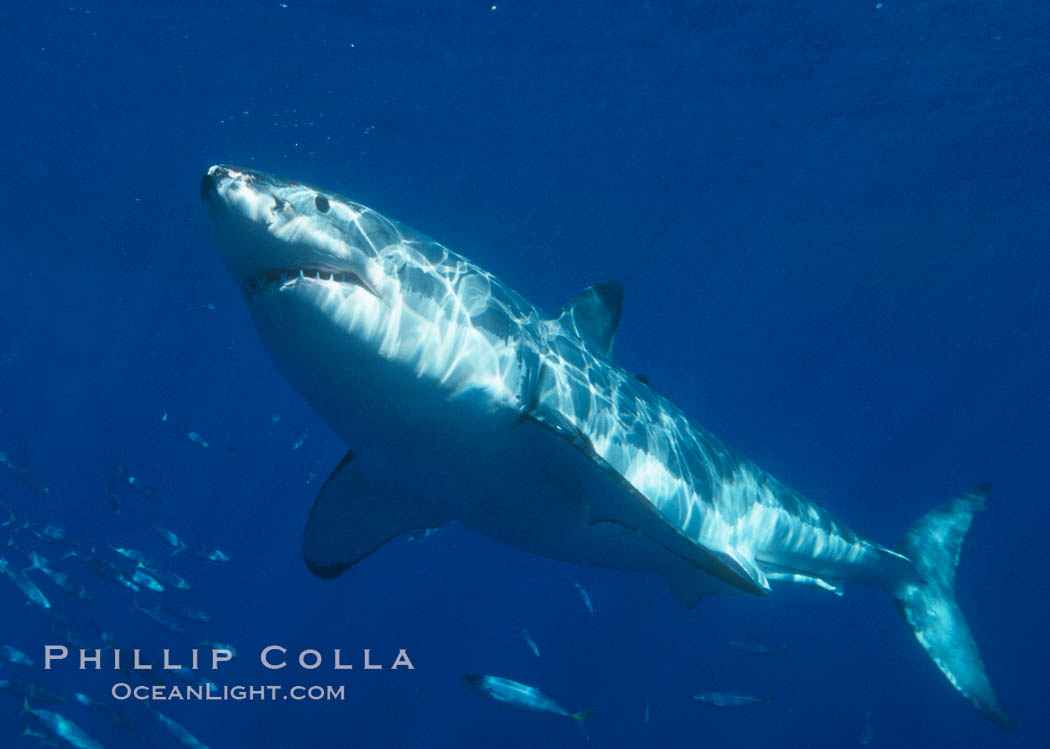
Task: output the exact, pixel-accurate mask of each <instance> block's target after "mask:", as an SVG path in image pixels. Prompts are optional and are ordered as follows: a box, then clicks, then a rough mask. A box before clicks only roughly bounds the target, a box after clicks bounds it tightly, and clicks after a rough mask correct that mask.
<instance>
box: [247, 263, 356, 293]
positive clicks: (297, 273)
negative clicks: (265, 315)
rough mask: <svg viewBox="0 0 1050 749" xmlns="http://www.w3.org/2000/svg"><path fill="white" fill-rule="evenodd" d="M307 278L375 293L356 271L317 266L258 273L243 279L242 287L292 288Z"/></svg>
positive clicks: (253, 288) (263, 288)
mask: <svg viewBox="0 0 1050 749" xmlns="http://www.w3.org/2000/svg"><path fill="white" fill-rule="evenodd" d="M307 280H309V281H321V282H325V283H338V284H350V285H353V286H360V287H361V288H363V289H366V290H367V291H369V292H370V293H372V294H375V291H373V290H372V287H371V285H369V284H368V283H366V282H365V281H364V280H363V279H362V278H361V277H360V276H358V275H357V274H356V273H351V272H349V271H328V270H326V271H322V270H320V269H319V268H300V267H296V268H276V269H274V270H270V271H266V272H264V273H260V274H259V275H257V276H253V277H251V278H249V279H248V280H247V281H245V282H244V289H245V291H246V292H247V293H251V294H254V293H257V292H260V291H265V290H267V289H270V288H273V287H275V286H276V287H278V288H281V289H284V288H294V287H295V286H296V285H297V284H298V283H299V282H301V281H307Z"/></svg>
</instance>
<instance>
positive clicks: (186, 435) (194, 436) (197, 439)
mask: <svg viewBox="0 0 1050 749" xmlns="http://www.w3.org/2000/svg"><path fill="white" fill-rule="evenodd" d="M160 420H161V421H162V422H164V423H165V424H167V425H168V426H170V427H171V431H173V432H175V434H177V435H179V436H180V437H182V438H183V439H184V440H186V441H187V442H192V443H193V444H195V445H200V446H201V447H207V446H208V441H207V440H206V439H204V438H203V437H201V436H200V434H198V433H197V432H194V431H191V430H189V429H186V428H184V427H181V426H179V425H178V424H176V423H175V422H174V421H172V420H171V419H169V418H168V412H167V411H165V412H164V415H163V416H161V417H160Z"/></svg>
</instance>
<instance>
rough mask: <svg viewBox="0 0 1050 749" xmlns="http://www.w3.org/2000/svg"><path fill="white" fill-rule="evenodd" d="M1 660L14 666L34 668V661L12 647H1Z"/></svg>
mask: <svg viewBox="0 0 1050 749" xmlns="http://www.w3.org/2000/svg"><path fill="white" fill-rule="evenodd" d="M0 660H2V661H6V662H7V663H10V664H12V665H14V666H25V667H26V668H30V667H32V666H33V665H34V664H33V659H32V658H30V657H29V656H28V655H26V654H25V653H23V652H22V651H21V650H19V649H18V648H16V647H13V646H12V645H0Z"/></svg>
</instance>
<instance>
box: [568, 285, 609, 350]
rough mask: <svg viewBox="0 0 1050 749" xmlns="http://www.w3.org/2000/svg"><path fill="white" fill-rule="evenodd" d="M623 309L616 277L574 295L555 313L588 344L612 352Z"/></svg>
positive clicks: (571, 330)
mask: <svg viewBox="0 0 1050 749" xmlns="http://www.w3.org/2000/svg"><path fill="white" fill-rule="evenodd" d="M622 311H623V286H622V285H621V284H620V283H618V282H617V281H602V282H601V283H596V284H594V285H593V286H588V287H587V288H586V289H584V290H583V291H581V292H580V293H579V294H577V295H576V296H575V297H573V298H572V300H571V301H570V302H569V303H568V304H566V305H565V306H564V307H563V308H562V310H561V312H560V313H559V314H558V322H560V323H561V324H562V327H564V328H565V329H566V330H568V331H570V332H572V333H574V334H576V335H577V336H578V337H579V338H581V339H583V340H584V341H585V342H586V343H587V344H588V345H590V346H593V347H594V348H595V349H597V350H598V351H601V352H602V353H603V354H605V355H606V356H611V355H612V345H613V337H614V336H615V335H616V326H617V325H619V324H620V313H621V312H622Z"/></svg>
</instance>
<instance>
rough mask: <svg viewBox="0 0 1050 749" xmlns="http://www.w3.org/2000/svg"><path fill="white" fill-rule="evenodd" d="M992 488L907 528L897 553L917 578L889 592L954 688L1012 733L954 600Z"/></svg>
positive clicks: (962, 498) (978, 489) (983, 487)
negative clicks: (964, 555)
mask: <svg viewBox="0 0 1050 749" xmlns="http://www.w3.org/2000/svg"><path fill="white" fill-rule="evenodd" d="M988 489H989V486H988V485H987V484H981V485H980V486H977V487H974V488H973V489H971V490H970V491H968V492H966V493H964V494H960V495H959V496H958V497H956V498H955V499H952V500H951V501H949V502H947V503H946V504H944V505H942V506H941V507H939V508H937V509H936V510H933V511H932V512H929V513H927V514H926V515H923V516H922V517H921V518H919V520H918V521H917V522H916V523H915V524H914V525H913V526H912V527H911V528H909V529H908V531H907V532H906V533H905V534H904V536H903V537H902V538H901V540H900V543H899V544H898V545H897V550H898V551H899V552H900V553H901V554H904V555H905V556H906V557H908V558H909V559H910V560H911V562H912V564H913V566H914V569H915V572H917V573H918V578H919V579H916V578H915V576H908V577H905V578H904V579H902V580H900V581H898V582H896V583H895V584H894V585H893V586H892V588H891V592H892V593H893V597H894V599H896V601H897V607H898V608H899V609H900V611H901V614H902V615H903V616H904V619H905V621H906V622H907V623H908V626H909V627H910V628H911V631H912V633H913V634H914V635H915V639H917V640H918V641H919V644H920V645H921V646H922V648H923V650H925V651H926V654H927V655H929V656H930V658H931V659H932V660H933V662H934V663H935V664H937V668H939V669H940V670H941V673H943V674H944V675H945V677H947V679H948V681H949V682H951V685H952V686H953V687H955V689H956V690H957V691H958V692H959V693H960V694H962V696H963V697H965V698H966V699H967V700H969V701H970V703H971V704H972V705H973V706H974V707H976V708H977V709H978V710H979V711H981V713H983V714H984V715H985V717H987V718H988V719H989V720H991V721H992V722H993V723H995V724H996V725H997V726H999V727H1000V728H1004V729H1006V730H1008V731H1012V730H1013V729H1014V721H1013V718H1011V717H1010V714H1009V713H1007V712H1006V709H1005V708H1004V707H1003V706H1002V704H1001V703H1000V702H999V698H998V697H997V696H996V694H995V690H994V689H993V688H992V684H991V682H990V681H989V680H988V675H987V674H986V673H985V669H984V661H982V660H981V654H980V653H979V652H978V650H977V643H976V642H974V639H973V634H972V633H971V632H970V627H969V625H967V623H966V618H965V617H964V616H963V612H962V609H960V608H959V604H958V602H957V601H956V600H955V567H956V565H957V564H958V563H959V552H960V551H961V550H962V542H963V538H964V537H965V536H966V531H968V530H969V529H970V521H971V520H972V519H973V514H974V512H976V511H978V510H983V509H984V505H985V498H986V497H987V495H988Z"/></svg>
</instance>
